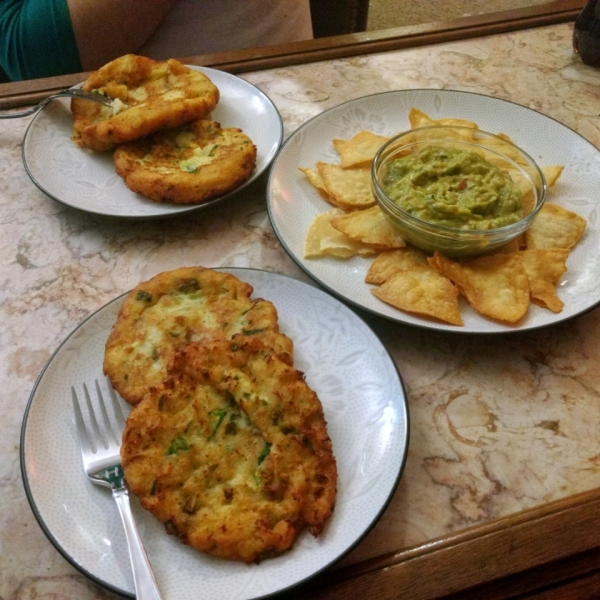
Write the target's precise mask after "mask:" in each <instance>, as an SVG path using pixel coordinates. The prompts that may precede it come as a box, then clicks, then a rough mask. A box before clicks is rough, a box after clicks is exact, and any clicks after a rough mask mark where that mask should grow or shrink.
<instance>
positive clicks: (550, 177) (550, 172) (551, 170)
mask: <svg viewBox="0 0 600 600" xmlns="http://www.w3.org/2000/svg"><path fill="white" fill-rule="evenodd" d="M540 169H541V170H542V173H543V174H544V177H545V178H546V183H547V184H548V187H552V186H553V185H554V184H555V183H556V182H557V181H558V178H559V177H560V176H561V175H562V172H563V169H564V166H563V165H550V166H545V167H540Z"/></svg>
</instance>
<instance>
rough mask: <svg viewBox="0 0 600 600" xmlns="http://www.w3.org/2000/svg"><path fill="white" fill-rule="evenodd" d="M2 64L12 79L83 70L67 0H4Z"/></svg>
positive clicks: (0, 43)
mask: <svg viewBox="0 0 600 600" xmlns="http://www.w3.org/2000/svg"><path fill="white" fill-rule="evenodd" d="M0 66H1V67H2V69H3V71H4V72H5V73H6V74H7V76H8V79H10V80H12V81H21V80H23V79H37V78H38V77H50V76H52V75H62V74H63V73H76V72H79V71H81V70H82V68H81V63H80V62H79V54H78V52H77V46H76V44H75V38H74V36H73V29H72V28H71V21H70V19H69V11H68V9H67V2H66V0H52V1H49V0H0Z"/></svg>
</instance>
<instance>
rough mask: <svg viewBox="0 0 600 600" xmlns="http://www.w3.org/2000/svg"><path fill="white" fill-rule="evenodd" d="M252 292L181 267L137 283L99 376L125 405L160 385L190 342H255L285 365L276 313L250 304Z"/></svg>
mask: <svg viewBox="0 0 600 600" xmlns="http://www.w3.org/2000/svg"><path fill="white" fill-rule="evenodd" d="M252 292H253V288H252V286H251V285H250V284H248V283H244V282H242V281H240V280H239V279H238V278H237V277H234V276H233V275H229V274H227V273H219V272H217V271H214V270H212V269H206V268H203V267H182V268H180V269H175V270H173V271H167V272H164V273H160V274H158V275H156V276H155V277H153V278H152V279H150V280H148V281H146V282H143V283H140V284H139V285H138V286H136V287H135V288H134V289H133V290H132V291H131V292H130V293H129V294H128V295H127V297H126V298H125V301H124V302H123V305H122V306H121V309H120V311H119V314H118V317H117V321H116V322H115V324H114V326H113V328H112V330H111V333H110V335H109V337H108V340H107V342H106V348H105V353H104V373H105V375H106V376H107V377H108V378H109V379H110V381H111V383H112V385H113V387H114V388H115V389H116V390H117V391H118V392H119V394H121V396H122V397H123V398H124V399H125V400H126V401H127V402H129V403H131V404H136V403H137V402H139V401H140V400H141V399H142V397H143V395H144V394H145V393H146V392H147V390H148V388H151V387H156V386H158V385H160V384H161V383H162V381H163V380H164V379H165V377H166V374H167V367H168V365H169V363H170V362H171V360H172V358H173V356H174V355H175V352H176V351H177V350H178V349H179V348H181V347H183V346H185V345H187V344H188V343H190V342H199V343H204V342H208V341H211V340H214V339H226V340H227V339H231V338H232V337H233V336H234V335H235V334H238V333H244V334H246V335H249V336H256V337H258V338H260V339H261V340H262V341H263V342H264V343H265V344H266V345H267V346H268V347H270V348H273V349H274V351H275V353H276V354H277V355H278V356H279V357H280V358H281V359H282V360H284V361H287V362H288V363H289V364H291V363H292V354H293V344H292V341H291V340H290V339H289V338H288V337H287V336H286V335H284V334H283V333H280V332H279V324H278V316H277V309H276V308H275V306H273V304H272V303H271V302H268V301H267V300H262V299H256V300H253V299H251V298H250V296H251V294H252Z"/></svg>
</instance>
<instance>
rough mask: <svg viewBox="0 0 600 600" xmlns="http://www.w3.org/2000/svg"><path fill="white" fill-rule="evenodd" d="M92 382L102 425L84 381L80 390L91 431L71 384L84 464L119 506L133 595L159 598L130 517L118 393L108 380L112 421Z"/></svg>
mask: <svg viewBox="0 0 600 600" xmlns="http://www.w3.org/2000/svg"><path fill="white" fill-rule="evenodd" d="M95 383H96V394H97V396H98V404H99V407H100V413H101V415H102V423H103V427H102V428H101V427H100V425H99V424H98V419H97V418H96V414H95V412H94V407H93V406H92V401H91V399H90V394H89V392H88V388H87V386H86V384H85V383H84V384H83V394H84V396H85V403H86V406H87V412H88V415H89V423H90V429H91V432H90V431H89V430H88V428H87V427H86V425H85V421H84V419H83V414H82V411H81V406H80V403H79V400H78V398H77V392H76V391H75V388H74V387H71V395H72V398H73V411H74V413H75V425H76V427H77V435H78V436H79V442H80V445H81V457H82V459H83V467H84V469H85V472H86V474H87V476H88V477H89V478H90V479H91V481H92V482H93V483H96V484H99V485H103V486H107V487H110V488H111V490H112V496H113V498H114V499H115V501H116V503H117V506H118V507H119V513H120V514H121V520H122V521H123V526H124V528H125V536H126V538H127V545H128V547H129V558H130V559H131V568H132V571H133V581H134V585H135V594H136V598H137V599H138V600H162V596H161V595H160V592H159V590H158V586H157V584H156V580H155V578H154V574H153V572H152V567H151V566H150V561H149V560H148V557H147V556H146V551H145V550H144V547H143V545H142V541H141V539H140V535H139V533H138V530H137V527H136V524H135V521H134V519H133V514H132V512H131V506H130V504H129V492H128V491H127V488H126V487H125V483H124V480H123V467H122V466H121V455H120V446H121V432H122V430H123V427H124V426H125V417H124V416H123V412H122V410H121V407H120V406H119V401H118V399H117V395H116V393H115V391H114V390H113V388H112V386H111V385H110V383H109V384H108V388H109V395H110V400H111V404H112V412H113V414H114V419H113V420H112V422H111V419H110V418H109V415H108V411H107V408H106V405H105V402H104V398H103V396H102V391H101V390H100V385H99V384H98V381H96V382H95Z"/></svg>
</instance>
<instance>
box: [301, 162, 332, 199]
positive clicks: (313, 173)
mask: <svg viewBox="0 0 600 600" xmlns="http://www.w3.org/2000/svg"><path fill="white" fill-rule="evenodd" d="M298 168H299V169H300V171H302V172H303V173H304V175H306V178H307V179H308V181H309V182H310V183H311V184H312V185H313V186H314V187H315V188H316V190H317V191H318V192H319V195H320V196H321V198H323V200H327V202H331V200H330V199H329V194H328V193H327V188H326V187H325V182H324V181H323V178H322V177H321V174H320V173H319V169H317V167H298Z"/></svg>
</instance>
